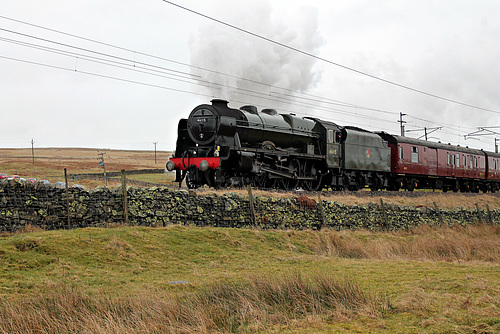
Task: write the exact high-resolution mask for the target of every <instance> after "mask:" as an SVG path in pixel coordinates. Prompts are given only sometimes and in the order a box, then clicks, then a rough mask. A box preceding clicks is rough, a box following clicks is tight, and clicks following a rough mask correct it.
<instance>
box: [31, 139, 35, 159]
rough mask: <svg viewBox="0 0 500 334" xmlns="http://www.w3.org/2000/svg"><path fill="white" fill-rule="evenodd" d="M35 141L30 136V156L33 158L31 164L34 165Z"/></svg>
mask: <svg viewBox="0 0 500 334" xmlns="http://www.w3.org/2000/svg"><path fill="white" fill-rule="evenodd" d="M34 144H35V141H34V140H33V138H31V157H32V158H33V166H34V165H35V146H34Z"/></svg>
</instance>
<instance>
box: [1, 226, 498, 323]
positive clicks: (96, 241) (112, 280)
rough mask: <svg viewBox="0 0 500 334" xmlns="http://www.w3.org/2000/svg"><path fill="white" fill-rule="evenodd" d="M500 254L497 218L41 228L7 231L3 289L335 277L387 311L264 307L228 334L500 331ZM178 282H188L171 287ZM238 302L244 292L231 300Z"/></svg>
mask: <svg viewBox="0 0 500 334" xmlns="http://www.w3.org/2000/svg"><path fill="white" fill-rule="evenodd" d="M436 240H438V241H439V242H438V243H436ZM436 245H438V247H436ZM484 248H486V249H487V251H488V253H489V256H486V255H485V254H484V253H482V252H481V249H484ZM462 253H463V254H464V255H463V256H462V255H460V254H462ZM499 254H500V228H499V227H491V226H477V227H474V226H471V227H468V228H459V229H457V230H455V229H453V230H452V229H449V228H443V229H430V228H429V229H420V230H415V231H411V232H398V233H396V232H395V233H373V232H367V231H358V232H345V231H344V232H334V231H319V232H318V231H262V230H243V229H223V228H196V227H185V226H169V227H167V228H145V227H115V228H109V229H97V228H87V229H77V230H71V231H32V232H29V233H25V234H15V235H7V236H4V237H2V238H0V297H1V300H2V301H9V303H13V304H12V305H14V306H16V307H17V306H19V305H24V304H22V303H23V300H26V299H29V300H31V299H33V298H34V299H35V300H38V299H39V298H41V297H40V296H52V295H54V294H56V295H57V293H59V291H66V289H74V290H76V291H77V295H78V296H80V295H83V296H86V297H85V298H90V299H91V300H95V298H102V297H103V296H108V297H106V298H119V300H127V301H129V302H130V303H132V304H133V305H135V304H134V303H135V302H136V299H137V298H139V296H146V297H147V298H146V297H141V298H145V299H147V302H148V303H150V302H152V301H157V302H158V303H159V304H161V303H164V302H165V301H168V300H171V299H172V298H173V297H172V296H177V297H178V298H187V297H186V296H191V295H190V294H192V293H196V294H197V295H196V296H197V297H196V298H201V297H200V295H199V294H200V293H201V294H202V295H203V293H204V291H207V288H209V290H210V291H213V290H214V289H215V288H214V286H218V287H219V288H220V289H222V291H224V290H225V289H229V290H228V291H233V292H234V293H233V294H235V295H245V296H247V294H248V296H253V295H254V294H255V293H256V292H252V291H247V290H242V288H241V287H247V286H249V285H252V284H254V285H258V284H257V283H255V282H264V283H265V284H264V286H272V284H273V283H272V282H280V281H281V280H282V279H283V277H285V280H286V282H283V283H282V285H279V286H278V287H274V289H278V290H276V291H281V289H283V286H285V287H287V286H288V285H289V282H292V283H293V284H295V285H304V284H306V283H307V282H313V285H314V286H316V285H317V284H318V282H319V281H320V280H322V279H325V277H326V278H328V279H330V278H334V279H335V280H340V281H348V282H353V284H355V285H356V287H357V288H356V289H358V288H359V289H360V291H361V292H360V293H361V294H365V295H368V296H371V297H370V298H371V299H370V301H369V303H368V304H370V303H372V304H373V303H374V304H376V306H374V308H373V309H376V310H377V311H376V312H375V311H373V310H372V311H359V310H357V311H352V310H347V309H346V310H342V309H339V308H335V309H334V310H330V311H326V312H323V313H318V314H316V313H314V312H306V314H305V315H304V314H302V313H300V312H299V313H298V314H288V313H287V312H288V311H286V312H285V313H286V314H287V317H284V318H279V317H278V318H279V319H278V318H276V319H274V318H273V319H274V320H272V319H271V320H270V319H268V318H269V317H268V316H266V319H267V320H263V319H261V318H260V317H261V316H262V315H260V316H256V318H255V319H254V318H251V319H250V320H248V319H247V318H245V319H247V322H245V323H243V324H242V323H239V322H238V321H236V320H235V321H233V322H231V323H230V324H229V323H228V324H227V326H229V327H224V328H223V330H222V332H224V331H236V332H238V331H239V332H246V331H257V332H285V333H286V332H289V333H304V332H306V333H307V332H309V333H317V332H324V333H327V332H332V331H333V332H336V331H338V332H342V331H345V332H349V331H359V332H367V333H368V332H380V333H384V332H399V333H417V332H428V333H435V332H459V333H460V332H472V331H473V330H477V331H481V330H485V331H486V332H487V331H489V332H495V331H499V330H500V266H499V264H500V260H499V259H500V255H499ZM290 273H300V277H301V279H299V280H297V279H296V278H295V277H296V276H294V275H293V274H290ZM290 275H291V276H290ZM255 277H258V278H259V279H258V280H256V279H255ZM318 277H319V281H318V279H317V278H318ZM173 281H187V282H188V284H169V282H173ZM266 282H267V283H266ZM304 282H306V283H304ZM235 284H236V285H237V286H236V287H235ZM238 284H239V285H238ZM259 284H260V283H259ZM266 284H267V285H266ZM307 284H309V283H307ZM256 291H259V289H257V290H256ZM308 291H312V292H311V295H312V296H314V295H317V291H316V290H314V289H311V288H308ZM280 293H281V292H280ZM280 293H277V292H274V294H278V295H280ZM223 295H224V294H222V295H220V296H219V295H217V297H214V296H212V297H210V298H212V299H210V298H208V297H207V298H208V299H209V300H214V298H215V299H217V298H219V299H220V298H226V297H224V296H223ZM203 296H205V297H206V295H203ZM177 297H176V298H177ZM372 297H373V298H372ZM37 298H38V299H37ZM44 298H45V297H44ZM47 298H49V297H47ZM82 298H83V297H82ZM190 298H191V297H190ZM193 298H194V297H193ZM252 298H253V297H248V298H247V299H246V300H253V299H252ZM307 298H309V297H307ZM188 299H189V298H188ZM219 299H217V300H219ZM258 300H260V299H258ZM160 301H161V302H160ZM236 302H241V301H240V299H235V300H232V299H231V300H230V301H228V303H229V304H231V303H236ZM243 304H244V303H243ZM9 305H10V304H9ZM127 305H128V304H127ZM183 305H184V304H183ZM231 305H232V304H231ZM249 305H253V304H251V303H250V304H249ZM266 305H267V304H266ZM308 305H309V304H308ZM370 305H371V304H370ZM14 306H12V307H14ZM2 307H3V308H5V307H6V306H5V305H4V304H2V305H0V309H2ZM92 307H95V306H92ZM127 307H129V306H127ZM130 307H133V306H130ZM217 307H220V306H217ZM217 307H216V309H217ZM239 307H241V305H240V306H239ZM249 307H250V306H249ZM252 307H253V308H255V306H252ZM266 307H269V306H266ZM247 308H248V307H247ZM266 309H267V308H266ZM370 309H372V308H370ZM237 310H238V311H235V312H236V314H237V315H241V314H240V313H241V312H242V311H241V309H237ZM228 312H230V311H228ZM266 312H269V311H266ZM272 312H275V313H276V312H277V311H276V310H275V311H272ZM280 312H281V311H280ZM250 313H251V312H250ZM291 313H293V312H291ZM259 314H261V313H259ZM265 314H268V313H265ZM280 314H281V313H280ZM212 316H213V315H212ZM235 317H236V318H238V316H236V315H235ZM236 318H235V319H236ZM271 318H272V317H271ZM210 319H212V318H210ZM238 319H239V318H238ZM280 319H281V320H280ZM219 320H220V319H219ZM266 321H267V322H266ZM0 323H1V320H0ZM207 328H211V327H207ZM0 331H1V330H0ZM208 331H210V330H208ZM103 332H104V331H103ZM152 332H154V331H152Z"/></svg>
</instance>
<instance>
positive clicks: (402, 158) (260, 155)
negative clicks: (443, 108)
mask: <svg viewBox="0 0 500 334" xmlns="http://www.w3.org/2000/svg"><path fill="white" fill-rule="evenodd" d="M211 102H212V104H210V105H209V104H202V105H199V106H197V107H196V108H194V109H193V111H192V112H191V114H190V115H189V117H188V118H187V119H181V120H180V121H179V125H178V137H177V144H176V150H175V153H174V156H173V157H172V158H171V159H170V160H169V161H168V162H167V166H166V167H167V170H169V171H173V170H175V171H176V179H175V182H179V185H180V183H181V182H182V181H184V180H186V184H187V186H188V187H189V188H196V187H199V186H203V185H208V186H210V187H225V186H242V185H247V184H250V185H252V186H255V187H258V188H264V189H265V188H278V189H285V190H291V189H294V188H297V187H302V188H305V189H307V190H321V189H323V188H331V189H333V190H343V189H348V190H358V189H360V188H365V187H369V188H370V189H372V190H381V189H388V190H399V189H406V190H410V191H412V190H414V189H415V188H427V189H441V190H443V191H447V190H453V191H459V190H460V191H463V192H465V191H472V192H477V191H479V190H482V191H485V192H486V191H497V190H498V188H499V185H500V154H498V153H492V152H486V151H483V150H474V149H469V148H463V147H460V146H452V145H449V144H448V145H445V144H441V143H433V142H428V141H423V140H417V139H411V138H407V137H402V136H395V135H390V134H388V133H385V132H379V133H375V132H370V131H366V130H363V129H360V128H357V127H351V126H339V125H337V124H335V123H332V122H329V121H323V120H320V119H318V118H313V117H302V118H301V117H296V116H295V115H294V114H279V113H278V112H277V111H276V110H274V109H263V110H261V111H258V110H257V108H256V107H255V106H249V105H247V106H243V107H241V108H239V109H234V108H230V107H229V106H228V102H227V101H225V100H219V99H214V100H212V101H211Z"/></svg>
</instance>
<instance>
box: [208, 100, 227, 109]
mask: <svg viewBox="0 0 500 334" xmlns="http://www.w3.org/2000/svg"><path fill="white" fill-rule="evenodd" d="M210 102H212V105H213V106H214V107H223V108H228V106H227V104H228V103H229V102H228V101H226V100H222V99H213V100H212V101H210Z"/></svg>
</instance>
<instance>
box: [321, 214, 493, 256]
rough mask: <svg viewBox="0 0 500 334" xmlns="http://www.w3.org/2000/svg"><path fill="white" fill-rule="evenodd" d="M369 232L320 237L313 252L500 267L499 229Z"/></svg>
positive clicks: (423, 228) (424, 228) (427, 228)
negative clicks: (385, 233) (476, 263)
mask: <svg viewBox="0 0 500 334" xmlns="http://www.w3.org/2000/svg"><path fill="white" fill-rule="evenodd" d="M373 236H374V234H373V233H371V232H368V231H359V232H353V231H349V232H345V231H344V232H335V231H330V230H325V231H322V232H320V233H318V240H317V243H316V244H315V245H313V246H312V247H313V249H314V250H315V251H316V252H318V253H320V254H325V255H328V256H335V257H339V258H353V259H379V260H404V261H406V260H416V261H448V262H454V261H456V262H469V261H483V262H491V263H496V264H500V226H498V225H486V224H479V225H467V226H465V227H462V226H458V225H457V226H455V227H453V228H450V227H446V226H445V227H431V226H428V225H422V226H420V227H417V228H414V229H411V230H409V231H399V232H393V233H388V234H387V237H386V238H379V237H377V238H373Z"/></svg>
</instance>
